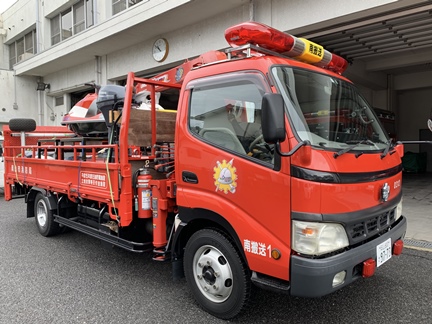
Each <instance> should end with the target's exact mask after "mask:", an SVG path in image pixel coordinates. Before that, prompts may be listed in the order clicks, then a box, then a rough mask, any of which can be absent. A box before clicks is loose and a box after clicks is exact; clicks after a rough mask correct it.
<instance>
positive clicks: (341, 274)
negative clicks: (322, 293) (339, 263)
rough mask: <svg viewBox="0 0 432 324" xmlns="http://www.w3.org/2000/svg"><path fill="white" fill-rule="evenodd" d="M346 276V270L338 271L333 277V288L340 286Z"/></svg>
mask: <svg viewBox="0 0 432 324" xmlns="http://www.w3.org/2000/svg"><path fill="white" fill-rule="evenodd" d="M345 277H346V271H341V272H338V273H336V275H335V276H334V278H333V288H334V287H336V286H339V285H340V284H343V282H344V281H345Z"/></svg>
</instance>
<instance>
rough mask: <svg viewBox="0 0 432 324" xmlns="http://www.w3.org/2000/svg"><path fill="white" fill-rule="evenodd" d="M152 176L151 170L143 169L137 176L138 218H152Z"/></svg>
mask: <svg viewBox="0 0 432 324" xmlns="http://www.w3.org/2000/svg"><path fill="white" fill-rule="evenodd" d="M151 179H152V176H151V175H150V172H149V170H147V169H141V170H140V174H139V175H138V177H137V182H136V187H137V199H138V218H151V217H152V211H151V196H152V194H151V188H150V180H151Z"/></svg>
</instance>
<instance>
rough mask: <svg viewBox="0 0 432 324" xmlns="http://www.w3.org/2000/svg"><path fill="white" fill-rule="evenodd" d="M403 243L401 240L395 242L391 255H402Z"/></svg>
mask: <svg viewBox="0 0 432 324" xmlns="http://www.w3.org/2000/svg"><path fill="white" fill-rule="evenodd" d="M403 246H404V244H403V241H402V240H397V241H396V242H394V244H393V255H399V254H401V253H402V250H403Z"/></svg>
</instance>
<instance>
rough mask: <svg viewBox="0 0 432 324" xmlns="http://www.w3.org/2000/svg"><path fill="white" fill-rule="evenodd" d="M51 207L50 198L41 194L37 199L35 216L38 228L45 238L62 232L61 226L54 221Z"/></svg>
mask: <svg viewBox="0 0 432 324" xmlns="http://www.w3.org/2000/svg"><path fill="white" fill-rule="evenodd" d="M49 205H50V204H49V201H48V198H47V197H46V196H45V195H43V194H42V193H40V192H39V193H38V194H37V195H36V199H35V204H34V214H35V218H36V226H37V228H38V230H39V233H40V234H41V235H43V236H53V235H56V234H58V233H59V232H60V225H59V223H56V222H55V221H54V216H53V213H52V211H51V210H50V208H49Z"/></svg>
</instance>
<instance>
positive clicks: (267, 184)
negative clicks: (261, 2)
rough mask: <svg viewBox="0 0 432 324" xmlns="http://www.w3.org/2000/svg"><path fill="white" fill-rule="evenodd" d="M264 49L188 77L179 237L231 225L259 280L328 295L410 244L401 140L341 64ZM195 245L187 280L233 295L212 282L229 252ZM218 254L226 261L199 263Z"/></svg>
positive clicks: (209, 293)
mask: <svg viewBox="0 0 432 324" xmlns="http://www.w3.org/2000/svg"><path fill="white" fill-rule="evenodd" d="M242 27H243V28H244V26H242ZM248 46H249V47H248V48H250V45H248ZM262 47H264V46H262V44H261V47H253V52H252V53H255V54H252V55H249V56H248V55H245V56H244V57H239V58H237V59H232V60H230V61H225V62H219V63H216V64H212V65H209V66H204V67H201V68H199V69H196V70H194V71H191V72H190V73H189V74H188V75H187V76H186V78H185V81H184V86H183V91H182V92H181V97H180V102H179V112H178V117H177V118H178V119H177V124H178V129H177V132H176V143H177V147H176V159H175V160H176V167H175V169H176V183H177V204H178V206H179V219H180V221H181V222H180V223H179V225H178V228H177V230H176V238H177V240H178V241H177V242H181V241H182V240H181V237H182V232H183V231H186V232H187V233H188V234H187V235H190V232H189V231H188V228H189V229H191V228H193V229H194V231H198V232H199V230H198V229H200V228H209V227H210V228H211V227H214V228H216V229H220V230H222V229H223V231H224V232H227V233H228V235H229V236H230V237H231V239H232V240H233V242H234V243H235V246H236V248H237V249H238V251H239V255H240V256H241V258H242V259H244V260H245V262H246V264H247V268H248V269H249V270H250V272H251V273H250V276H251V278H252V281H253V282H254V283H255V284H257V285H259V286H261V287H266V288H271V289H276V290H279V291H286V292H289V293H290V294H292V295H295V296H304V297H318V296H322V295H325V294H328V293H331V292H333V291H335V290H337V289H340V288H342V287H344V286H346V285H348V284H350V283H351V282H353V281H354V280H356V279H358V278H361V277H368V276H371V275H372V274H373V272H374V271H375V269H376V268H377V267H379V266H381V265H382V264H383V263H384V262H386V261H387V260H388V259H390V258H391V256H392V255H393V254H400V253H401V250H402V246H403V243H402V241H401V239H402V238H403V237H404V234H405V231H406V219H405V218H404V217H403V216H402V215H401V209H402V192H401V181H402V179H401V178H402V165H401V156H402V152H403V150H402V145H398V146H397V147H394V145H393V144H392V142H391V139H390V138H389V137H388V135H387V134H386V132H385V131H384V129H383V127H382V125H381V123H380V121H379V119H378V118H377V116H376V114H375V113H374V111H373V109H372V107H371V106H370V105H369V104H368V103H367V102H366V100H365V99H364V98H363V97H362V96H361V94H360V93H359V91H358V90H357V89H356V87H355V86H354V85H353V84H352V83H351V82H350V81H349V80H348V79H346V78H344V77H342V76H341V75H340V74H339V73H338V72H337V71H336V72H335V71H331V70H329V69H322V68H320V67H317V66H316V65H314V64H310V63H307V62H306V63H305V62H302V60H301V59H300V61H299V60H292V59H289V58H286V57H281V55H279V54H278V53H273V55H269V54H268V52H267V50H265V51H264V50H262ZM243 50H244V49H243ZM263 52H264V53H263ZM257 53H258V54H257ZM233 55H234V54H233ZM176 246H177V248H176V252H175V254H174V257H175V258H179V259H180V258H183V256H184V255H183V250H182V248H183V247H184V245H182V244H181V243H179V244H178V245H176ZM186 250H187V251H188V252H185V253H186V256H185V274H186V277H187V278H188V280H190V281H192V282H194V283H195V284H196V285H197V286H198V287H199V290H200V291H201V293H202V294H203V295H204V296H206V297H207V298H208V300H212V301H213V300H216V301H220V302H222V301H224V300H225V299H227V298H228V296H229V294H232V293H233V291H234V289H235V288H234V287H232V290H230V289H225V290H224V292H223V293H221V292H220V291H221V290H220V288H219V289H215V288H213V284H214V283H215V282H220V283H223V282H225V281H228V282H229V280H228V279H230V276H231V275H232V273H233V271H234V270H233V269H231V270H229V271H224V270H223V269H222V268H223V267H224V266H222V265H221V264H220V263H219V262H218V258H220V257H221V256H222V255H224V253H223V252H222V251H221V250H220V249H219V248H218V247H217V246H208V249H197V250H196V252H195V253H193V252H191V250H190V249H186ZM188 253H192V254H193V255H192V256H188V255H187V254H188ZM209 255H210V257H209ZM191 259H192V260H193V261H190V260H191ZM207 261H209V262H210V263H211V264H217V266H214V267H211V266H208V267H205V266H204V267H201V266H200V265H202V264H205V263H206V262H207ZM228 264H229V263H228ZM215 272H216V273H224V274H225V276H222V279H221V277H218V276H216V275H215V274H214V273H215ZM202 278H204V279H202ZM217 286H218V284H216V287H217ZM204 299H205V298H204ZM203 303H205V300H204V302H203Z"/></svg>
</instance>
